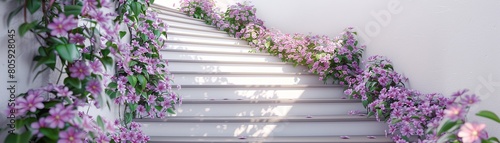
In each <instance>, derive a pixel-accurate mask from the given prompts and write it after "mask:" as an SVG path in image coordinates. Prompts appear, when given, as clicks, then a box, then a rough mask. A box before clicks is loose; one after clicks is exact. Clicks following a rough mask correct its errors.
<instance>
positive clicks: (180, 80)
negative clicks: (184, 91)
mask: <svg viewBox="0 0 500 143" xmlns="http://www.w3.org/2000/svg"><path fill="white" fill-rule="evenodd" d="M174 80H175V83H176V84H180V85H303V84H309V85H324V82H323V81H320V80H319V78H318V75H198V74H175V79H174ZM329 83H331V82H329Z"/></svg>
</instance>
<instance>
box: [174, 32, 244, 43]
mask: <svg viewBox="0 0 500 143" xmlns="http://www.w3.org/2000/svg"><path fill="white" fill-rule="evenodd" d="M167 35H169V36H172V35H174V36H175V35H179V36H191V37H202V38H213V39H224V40H240V39H237V38H234V37H222V36H211V35H206V34H191V33H185V32H167ZM241 41H243V40H241Z"/></svg>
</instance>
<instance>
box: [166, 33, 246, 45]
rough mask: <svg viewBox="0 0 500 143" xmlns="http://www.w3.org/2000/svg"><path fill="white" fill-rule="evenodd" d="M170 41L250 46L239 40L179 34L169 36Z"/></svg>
mask: <svg viewBox="0 0 500 143" xmlns="http://www.w3.org/2000/svg"><path fill="white" fill-rule="evenodd" d="M167 39H168V40H175V41H183V42H204V43H211V44H229V45H248V42H246V41H243V40H239V39H223V38H210V37H195V36H185V35H177V34H172V33H171V34H168V37H167Z"/></svg>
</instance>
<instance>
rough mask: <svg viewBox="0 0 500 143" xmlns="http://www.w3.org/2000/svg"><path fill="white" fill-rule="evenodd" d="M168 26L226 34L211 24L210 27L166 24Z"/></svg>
mask: <svg viewBox="0 0 500 143" xmlns="http://www.w3.org/2000/svg"><path fill="white" fill-rule="evenodd" d="M168 26H169V28H173V29H183V30H192V31H197V32H200V31H203V32H210V33H214V34H224V35H226V36H227V35H228V34H227V33H226V32H225V31H220V30H218V29H216V28H215V27H213V26H210V27H192V26H191V27H190V26H189V25H176V24H168Z"/></svg>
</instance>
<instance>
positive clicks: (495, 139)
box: [488, 137, 500, 143]
mask: <svg viewBox="0 0 500 143" xmlns="http://www.w3.org/2000/svg"><path fill="white" fill-rule="evenodd" d="M488 140H489V141H492V142H493V141H494V142H497V143H500V140H498V138H496V137H491V138H489V139H488Z"/></svg>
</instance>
